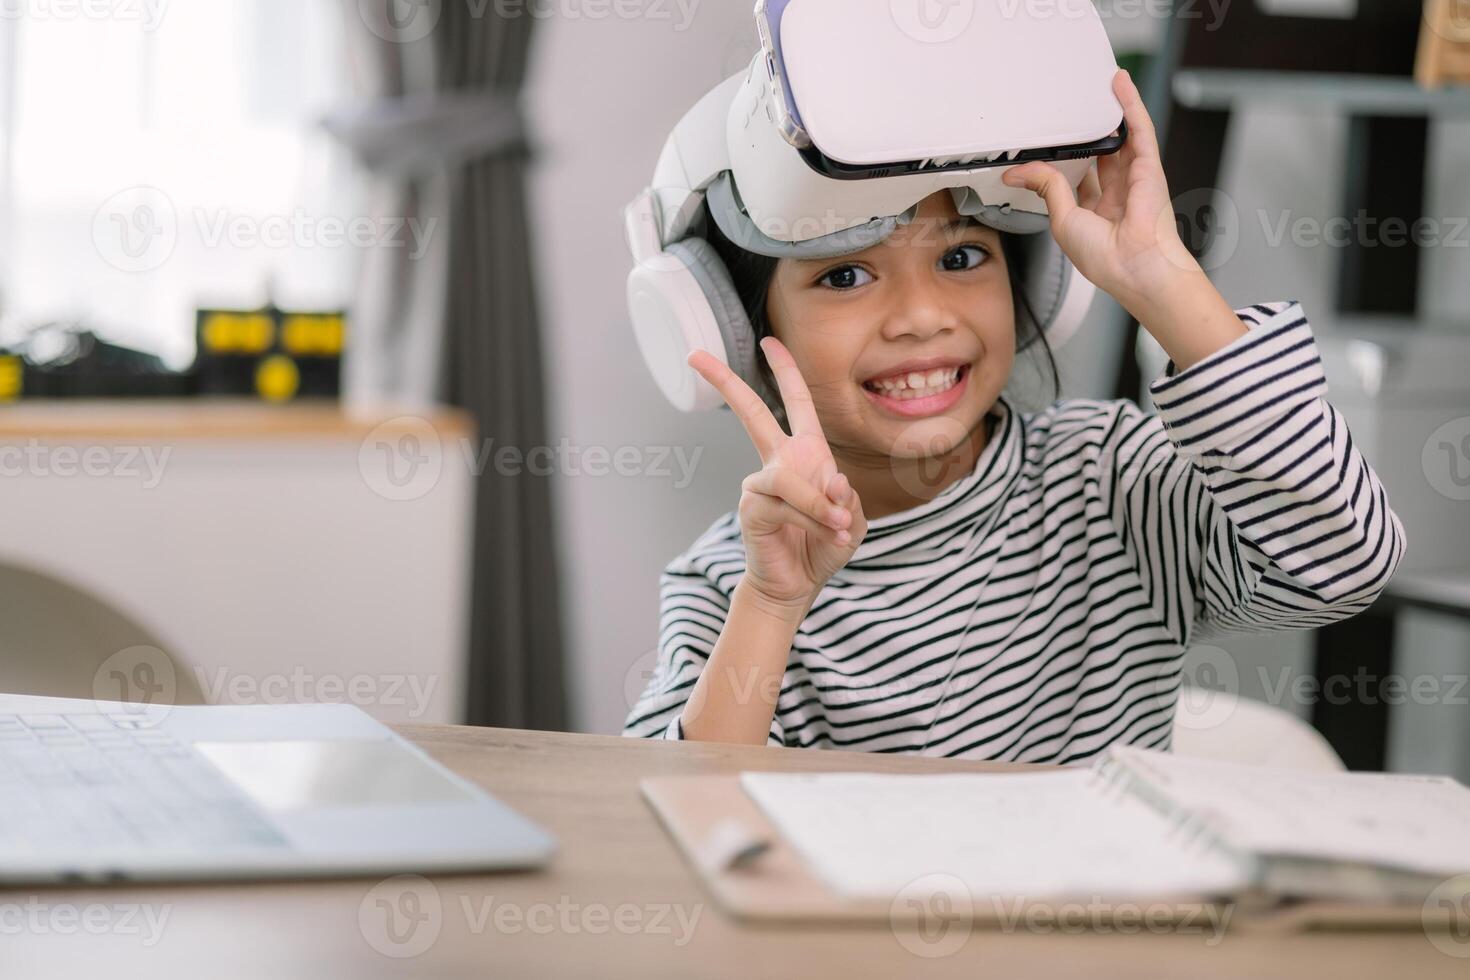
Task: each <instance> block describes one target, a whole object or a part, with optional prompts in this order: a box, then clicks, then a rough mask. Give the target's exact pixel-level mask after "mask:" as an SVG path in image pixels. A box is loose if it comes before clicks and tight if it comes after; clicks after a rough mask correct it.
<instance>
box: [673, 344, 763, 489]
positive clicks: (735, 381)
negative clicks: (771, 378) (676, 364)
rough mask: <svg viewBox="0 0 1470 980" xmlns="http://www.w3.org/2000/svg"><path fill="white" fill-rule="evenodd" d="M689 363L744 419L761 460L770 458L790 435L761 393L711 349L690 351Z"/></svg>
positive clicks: (741, 419)
mask: <svg viewBox="0 0 1470 980" xmlns="http://www.w3.org/2000/svg"><path fill="white" fill-rule="evenodd" d="M689 366H690V367H692V368H694V370H696V371H698V372H699V376H700V377H702V378H704V380H706V381H708V382H709V383H710V385H711V386H712V387H713V388H714V389H715V390H716V391H718V392H719V393H720V397H722V398H724V399H725V404H726V405H729V406H730V410H731V411H732V412H734V413H735V417H736V418H738V419H740V424H741V425H743V426H745V431H746V434H748V435H749V436H750V441H751V442H752V443H754V444H755V451H756V452H758V453H760V457H761V462H763V463H765V462H769V461H770V460H771V458H772V457H773V456H775V454H776V451H777V450H778V449H780V447H781V442H782V440H784V439H785V438H786V433H784V432H782V431H781V426H780V424H779V423H777V421H776V417H775V416H774V415H772V414H771V410H770V409H769V408H768V407H766V403H765V402H764V401H762V400H761V396H760V395H757V394H756V393H755V392H754V391H752V390H751V388H750V385H748V384H746V383H745V382H744V381H742V380H740V377H739V375H737V374H736V373H735V372H734V371H732V370H730V368H729V365H727V364H725V363H724V362H723V361H721V360H720V359H719V358H717V357H715V356H714V355H713V354H711V353H710V352H709V351H704V350H697V351H694V352H693V353H692V354H690V355H689Z"/></svg>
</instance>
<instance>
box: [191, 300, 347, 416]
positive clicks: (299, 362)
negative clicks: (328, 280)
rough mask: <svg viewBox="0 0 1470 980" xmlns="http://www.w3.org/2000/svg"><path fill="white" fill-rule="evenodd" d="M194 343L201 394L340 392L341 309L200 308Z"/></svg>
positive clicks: (285, 396) (279, 396)
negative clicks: (197, 344)
mask: <svg viewBox="0 0 1470 980" xmlns="http://www.w3.org/2000/svg"><path fill="white" fill-rule="evenodd" d="M198 343H199V353H198V357H197V359H196V360H195V362H194V371H195V374H196V376H197V378H198V384H199V393H200V394H201V395H236V396H241V395H244V396H254V397H258V398H263V399H265V400H267V401H273V402H285V401H292V400H293V399H297V398H337V397H338V396H340V395H341V393H342V351H343V350H344V348H345V347H346V345H347V314H346V313H343V312H340V311H325V312H323V311H317V312H291V311H287V310H278V309H275V308H274V307H267V308H265V309H262V310H200V311H199V314H198Z"/></svg>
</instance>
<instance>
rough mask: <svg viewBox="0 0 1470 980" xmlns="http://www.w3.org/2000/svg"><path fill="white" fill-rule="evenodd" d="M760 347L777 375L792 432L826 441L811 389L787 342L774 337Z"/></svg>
mask: <svg viewBox="0 0 1470 980" xmlns="http://www.w3.org/2000/svg"><path fill="white" fill-rule="evenodd" d="M761 350H762V351H764V352H765V355H766V360H767V361H768V362H770V365H771V372H772V373H773V374H775V376H776V386H777V387H778V388H780V389H781V404H783V405H785V406H786V420H787V421H788V422H790V423H791V434H792V435H793V436H801V435H814V436H816V437H817V438H819V439H822V440H823V441H824V442H825V441H826V439H825V437H824V436H823V435H822V423H821V422H820V421H818V419H817V408H816V406H815V405H814V404H812V393H811V390H810V389H808V388H807V386H806V379H805V378H803V377H802V376H801V368H799V367H797V366H796V359H795V358H794V357H792V356H791V352H790V351H788V350H787V349H786V345H785V344H783V343H781V341H779V340H777V339H776V338H775V337H767V338H765V339H764V340H762V341H761Z"/></svg>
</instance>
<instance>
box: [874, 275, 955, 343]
mask: <svg viewBox="0 0 1470 980" xmlns="http://www.w3.org/2000/svg"><path fill="white" fill-rule="evenodd" d="M959 327H960V319H959V313H958V311H956V310H955V309H954V308H953V306H952V305H951V303H950V302H949V299H948V298H947V297H945V296H944V294H943V293H942V292H941V291H940V290H937V289H935V288H934V287H933V286H931V285H927V284H924V283H908V284H905V285H904V286H903V288H901V289H898V290H895V291H894V294H893V296H892V304H891V308H890V310H889V312H888V315H887V316H886V317H885V318H884V321H883V331H882V332H883V337H884V339H885V340H899V339H903V338H908V339H912V340H927V339H929V338H930V337H933V336H936V335H938V334H942V333H946V332H949V331H952V330H958V329H959Z"/></svg>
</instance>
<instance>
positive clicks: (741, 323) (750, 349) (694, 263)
mask: <svg viewBox="0 0 1470 980" xmlns="http://www.w3.org/2000/svg"><path fill="white" fill-rule="evenodd" d="M667 251H668V253H669V254H670V255H675V256H678V257H679V259H680V260H681V261H682V262H683V263H684V266H685V267H686V268H687V269H688V270H689V272H690V274H691V275H693V276H694V280H695V281H696V282H697V283H699V287H700V289H701V291H703V293H704V296H705V299H706V300H708V302H709V307H710V310H711V311H712V312H713V313H714V319H715V325H716V327H717V328H718V329H719V332H720V338H721V340H722V341H723V344H724V350H725V363H726V364H728V365H729V366H730V370H732V371H734V372H735V374H736V376H737V377H739V378H740V380H741V381H744V382H745V383H746V384H748V385H750V387H751V390H753V391H754V392H755V393H756V394H758V395H760V396H761V398H762V399H764V400H765V402H766V403H767V404H771V396H772V394H773V393H772V392H771V391H770V389H769V387H768V386H767V384H766V382H765V379H764V378H763V377H762V376H761V372H760V362H759V357H760V354H759V351H758V350H757V349H756V338H755V328H754V327H752V326H751V324H750V317H748V316H747V315H746V313H745V304H743V303H742V302H740V292H739V291H738V290H737V289H736V288H735V281H734V280H733V279H731V278H730V270H729V269H727V268H726V267H725V263H724V261H723V260H722V259H721V258H720V256H719V253H718V252H716V251H715V247H714V246H713V245H711V244H710V243H709V242H707V241H705V240H704V239H703V238H686V239H684V240H683V241H678V242H673V243H671V244H670V245H669V246H667ZM776 404H778V405H779V404H780V402H779V400H777V402H776Z"/></svg>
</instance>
